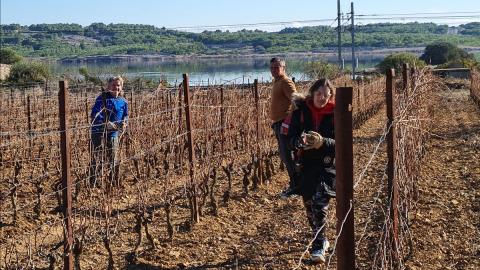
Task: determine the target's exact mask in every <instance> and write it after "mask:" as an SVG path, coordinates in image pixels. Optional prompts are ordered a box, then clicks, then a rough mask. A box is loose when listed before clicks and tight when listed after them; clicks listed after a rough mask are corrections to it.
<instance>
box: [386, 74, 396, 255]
mask: <svg viewBox="0 0 480 270" xmlns="http://www.w3.org/2000/svg"><path fill="white" fill-rule="evenodd" d="M386 75H387V87H386V99H387V100H386V101H387V119H388V120H387V127H388V133H387V157H388V163H387V177H388V188H387V192H388V194H387V195H388V201H389V209H390V211H389V212H390V224H389V225H390V226H389V236H390V239H389V241H391V249H392V253H393V255H394V257H395V258H396V257H397V254H396V250H397V247H398V183H397V177H396V173H395V153H396V150H397V145H396V143H397V137H396V129H395V115H394V113H395V99H394V92H395V80H394V77H395V70H394V69H389V70H387V74H386Z"/></svg>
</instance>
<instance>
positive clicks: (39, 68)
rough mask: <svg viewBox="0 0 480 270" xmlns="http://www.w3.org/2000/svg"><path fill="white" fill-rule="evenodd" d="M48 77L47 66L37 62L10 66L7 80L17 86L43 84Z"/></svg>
mask: <svg viewBox="0 0 480 270" xmlns="http://www.w3.org/2000/svg"><path fill="white" fill-rule="evenodd" d="M49 76H50V71H49V69H48V67H47V65H45V64H43V63H38V62H18V63H16V64H14V65H13V66H12V69H11V70H10V76H9V77H8V80H9V81H11V82H14V83H18V84H29V83H32V82H43V81H45V80H46V79H47V78H48V77H49Z"/></svg>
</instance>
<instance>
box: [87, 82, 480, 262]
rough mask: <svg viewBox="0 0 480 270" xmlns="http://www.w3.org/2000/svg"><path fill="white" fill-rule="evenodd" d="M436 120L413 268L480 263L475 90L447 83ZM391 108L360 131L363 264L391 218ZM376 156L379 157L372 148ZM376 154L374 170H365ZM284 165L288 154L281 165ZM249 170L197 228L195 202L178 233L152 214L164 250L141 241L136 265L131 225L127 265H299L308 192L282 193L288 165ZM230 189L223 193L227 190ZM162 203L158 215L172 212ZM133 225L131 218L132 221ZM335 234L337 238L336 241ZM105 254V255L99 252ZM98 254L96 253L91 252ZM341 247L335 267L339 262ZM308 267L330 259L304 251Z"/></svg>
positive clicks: (479, 138)
mask: <svg viewBox="0 0 480 270" xmlns="http://www.w3.org/2000/svg"><path fill="white" fill-rule="evenodd" d="M434 112H435V114H434V119H433V121H434V123H435V125H434V130H433V131H432V136H431V140H430V141H429V143H428V145H427V155H426V157H425V159H424V167H423V170H422V175H421V180H420V182H419V184H418V185H419V191H420V196H419V201H418V203H417V204H416V208H415V211H414V214H415V217H414V220H413V223H412V226H411V235H412V236H413V246H414V250H413V255H412V257H411V258H410V259H409V260H407V261H406V262H405V266H406V269H480V259H479V258H480V245H479V244H480V240H479V239H480V233H479V228H480V218H479V211H480V203H479V197H480V191H479V190H480V189H479V183H480V182H479V181H480V162H479V160H480V110H479V109H478V108H477V107H475V105H474V104H473V103H472V101H471V100H469V99H468V91H466V90H457V91H453V92H443V93H441V98H440V100H439V102H438V103H437V105H436V106H435V108H434ZM384 123H385V112H384V109H381V110H380V112H378V113H377V114H376V115H375V116H374V117H372V118H371V119H369V120H368V121H367V122H366V123H365V124H364V125H363V126H362V127H361V128H360V129H358V130H355V131H354V153H355V154H354V155H355V156H354V166H355V181H356V183H357V187H356V190H355V195H354V196H355V202H356V204H355V226H356V229H355V230H356V231H355V234H356V241H357V247H358V248H357V267H358V269H369V268H371V262H372V259H373V257H374V256H375V251H376V248H377V242H378V239H379V237H378V232H379V231H381V229H382V225H383V223H382V222H383V221H382V220H380V219H379V218H380V216H381V215H382V209H383V205H382V196H384V195H382V194H383V193H382V192H384V189H385V183H386V180H385V179H384V172H385V165H386V154H385V144H384V143H383V144H381V145H380V146H379V147H378V148H377V145H378V143H379V142H380V140H381V135H382V134H383V126H384ZM372 156H373V158H371V157H372ZM366 164H370V165H369V166H368V169H366V170H365V175H364V176H363V177H361V178H360V177H359V175H360V174H361V172H362V170H363V168H364V167H365V165H366ZM276 167H278V160H277V166H276ZM239 178H241V176H240V175H236V176H235V181H234V188H233V198H232V200H231V201H230V202H229V203H228V205H225V204H223V203H220V205H219V206H220V208H219V213H218V216H217V217H215V216H213V215H211V214H210V213H209V212H208V207H207V208H206V209H205V210H206V211H205V213H206V215H204V216H203V217H202V220H201V222H200V223H199V224H197V225H195V226H194V227H193V229H192V230H191V231H186V230H184V229H182V226H183V225H182V222H184V221H185V220H187V219H188V208H187V207H186V206H177V207H175V209H173V211H174V214H175V216H174V220H173V222H174V225H175V227H176V228H177V229H178V232H177V233H176V234H175V237H174V239H173V241H172V242H169V241H167V240H165V239H166V235H167V234H166V229H165V226H164V224H163V223H162V222H164V221H163V220H161V219H160V218H157V219H156V220H155V221H154V224H152V225H153V226H152V228H151V233H152V234H153V235H154V236H155V237H156V239H157V242H158V245H157V249H156V250H153V251H152V250H148V249H147V247H148V245H147V244H143V245H142V246H141V248H140V250H141V251H140V254H139V260H138V262H137V263H136V264H130V265H126V263H125V260H124V259H123V256H124V255H125V254H126V253H127V252H129V250H124V249H125V248H123V249H122V247H124V246H125V247H131V246H133V243H134V242H135V235H134V233H133V232H132V231H131V229H125V230H124V231H122V233H121V234H122V235H124V236H123V237H119V238H118V239H116V240H115V242H116V250H115V254H116V255H115V256H116V265H117V266H118V267H119V268H126V269H157V270H159V269H294V268H295V267H296V266H297V265H298V262H299V259H300V257H301V255H302V253H303V251H304V250H305V249H306V247H307V244H308V241H309V240H310V239H311V234H310V229H309V228H308V225H307V222H306V216H305V213H304V209H303V205H302V203H301V199H300V198H299V197H295V198H290V199H288V200H282V199H280V198H279V197H278V196H277V194H278V193H279V192H280V190H282V189H283V188H284V187H285V186H286V184H287V178H286V174H285V172H278V171H277V174H276V175H275V176H274V178H273V180H272V182H271V183H269V184H268V185H266V186H262V187H260V189H259V190H256V191H251V192H250V194H249V195H248V196H244V195H243V192H242V186H241V181H240V180H239ZM219 196H220V195H219ZM334 214H335V203H334V202H333V203H332V204H331V207H330V222H329V224H328V230H327V235H328V237H329V238H330V239H334V233H335V221H334V219H333V217H334ZM163 215H164V213H159V214H158V216H163ZM127 225H128V224H127ZM127 225H125V226H124V227H125V228H131V226H127ZM331 242H333V241H331ZM83 258H85V259H84V261H82V268H83V269H98V266H99V265H106V264H105V263H104V261H102V260H104V259H105V258H106V252H105V249H104V248H103V247H101V246H98V247H96V248H94V249H91V248H90V249H89V250H87V253H86V254H85V255H84V257H83ZM97 259H98V260H97ZM87 260H88V261H87ZM335 261H336V258H335V256H334V257H332V261H331V264H330V267H329V269H335ZM299 266H300V267H299V268H298V269H326V267H325V265H323V264H322V265H312V264H310V263H308V261H303V262H302V263H301V264H300V265H299Z"/></svg>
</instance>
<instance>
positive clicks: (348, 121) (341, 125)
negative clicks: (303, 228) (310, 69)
mask: <svg viewBox="0 0 480 270" xmlns="http://www.w3.org/2000/svg"><path fill="white" fill-rule="evenodd" d="M352 93H353V88H352V87H340V88H337V92H336V97H335V104H336V105H335V119H334V121H335V124H334V125H335V162H336V171H337V177H336V178H337V179H336V185H337V187H336V191H337V198H336V200H337V209H336V212H337V213H336V214H337V235H338V244H337V250H338V251H337V269H338V270H347V269H348V270H353V269H355V231H354V215H353V128H352Z"/></svg>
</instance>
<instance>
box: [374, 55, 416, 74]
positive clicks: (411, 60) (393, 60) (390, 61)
mask: <svg viewBox="0 0 480 270" xmlns="http://www.w3.org/2000/svg"><path fill="white" fill-rule="evenodd" d="M403 63H407V64H409V65H410V66H411V67H413V66H415V67H417V68H422V67H424V66H425V62H423V61H422V60H420V59H418V57H417V56H416V55H414V54H411V53H396V54H391V55H389V56H387V57H385V59H383V61H382V62H380V63H378V65H377V69H378V71H379V72H381V73H382V74H385V72H386V71H387V70H388V69H391V68H393V69H395V72H400V71H401V70H402V65H403Z"/></svg>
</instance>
